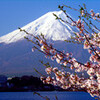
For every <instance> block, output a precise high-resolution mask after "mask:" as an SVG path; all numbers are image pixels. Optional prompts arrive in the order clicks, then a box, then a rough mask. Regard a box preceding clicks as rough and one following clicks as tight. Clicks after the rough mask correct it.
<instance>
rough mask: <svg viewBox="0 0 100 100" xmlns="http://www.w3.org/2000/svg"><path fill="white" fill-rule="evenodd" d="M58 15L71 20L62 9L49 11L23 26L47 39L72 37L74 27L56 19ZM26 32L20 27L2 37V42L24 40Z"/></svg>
mask: <svg viewBox="0 0 100 100" xmlns="http://www.w3.org/2000/svg"><path fill="white" fill-rule="evenodd" d="M53 13H54V14H56V15H57V16H59V17H61V18H63V19H65V20H67V21H69V19H67V18H66V16H65V14H64V13H63V12H62V11H54V12H48V13H47V14H45V15H43V16H42V17H40V18H38V19H37V20H35V21H33V22H31V23H29V24H27V25H26V26H24V27H22V29H25V30H26V31H27V32H29V33H32V34H34V35H39V34H41V33H42V34H43V35H44V36H45V38H46V39H51V40H54V41H56V40H65V39H68V38H70V37H71V33H72V27H71V26H69V25H67V24H64V23H63V22H61V21H60V20H55V16H54V15H53ZM24 36H26V34H25V33H24V32H20V31H19V29H17V30H15V31H13V32H11V33H9V34H7V35H4V36H2V37H0V43H3V42H4V43H6V44H9V43H12V42H16V41H19V40H23V39H24Z"/></svg>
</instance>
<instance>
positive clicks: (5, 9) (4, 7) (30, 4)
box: [0, 0, 100, 36]
mask: <svg viewBox="0 0 100 100" xmlns="http://www.w3.org/2000/svg"><path fill="white" fill-rule="evenodd" d="M83 3H85V4H86V5H87V8H88V9H89V10H90V9H94V11H95V12H100V0H0V36H2V35H5V34H7V33H9V32H12V31H13V30H16V29H17V28H18V27H22V26H24V25H26V24H28V23H30V22H32V21H34V20H35V19H37V18H39V17H40V16H42V15H44V14H45V13H47V12H49V11H56V10H59V9H58V5H60V4H66V5H69V6H72V7H78V5H79V4H80V5H82V4H83ZM67 12H68V13H72V14H71V15H73V16H75V13H73V12H70V11H69V10H68V11H67Z"/></svg>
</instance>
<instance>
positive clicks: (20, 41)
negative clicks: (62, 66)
mask: <svg viewBox="0 0 100 100" xmlns="http://www.w3.org/2000/svg"><path fill="white" fill-rule="evenodd" d="M53 13H54V14H56V15H57V16H59V17H61V18H63V19H64V20H66V21H68V22H70V20H69V19H68V18H66V15H65V14H64V13H63V12H62V11H54V12H48V13H47V14H45V15H43V16H42V17H40V18H38V19H37V20H35V21H33V22H31V23H29V24H27V25H26V26H24V27H22V29H25V30H26V31H27V32H28V33H31V34H34V35H40V34H41V33H42V34H43V35H44V36H45V38H46V39H47V40H52V41H53V42H54V44H55V45H54V46H55V47H56V48H58V49H60V50H63V49H64V50H67V51H69V52H73V54H74V56H75V57H76V58H78V59H79V60H81V61H83V62H85V61H86V60H87V58H88V56H87V52H86V51H84V50H83V49H82V46H81V45H77V44H69V43H65V42H64V41H63V40H66V39H70V38H71V36H72V35H73V31H74V30H77V29H75V28H73V27H72V26H70V25H68V24H65V23H63V22H61V21H60V20H55V16H54V15H53ZM24 36H27V34H26V33H24V32H20V30H19V29H17V30H15V31H13V32H11V33H9V34H7V35H4V36H2V37H0V74H3V75H17V76H18V75H24V74H34V75H37V74H36V73H35V72H34V70H33V68H36V69H38V70H39V71H40V72H41V73H42V72H43V71H44V70H43V68H44V67H43V65H42V64H41V63H39V60H43V61H50V60H49V59H45V57H44V55H43V54H41V53H40V52H38V51H36V52H34V53H33V52H31V48H32V43H29V42H27V41H26V40H25V39H24ZM83 52H85V53H83ZM50 63H51V64H52V65H53V64H55V62H52V61H50ZM43 73H44V72H43Z"/></svg>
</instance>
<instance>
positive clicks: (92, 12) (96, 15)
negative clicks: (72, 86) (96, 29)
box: [90, 9, 100, 20]
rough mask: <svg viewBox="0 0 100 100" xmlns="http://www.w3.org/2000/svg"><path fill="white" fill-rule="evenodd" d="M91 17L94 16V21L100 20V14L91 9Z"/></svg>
mask: <svg viewBox="0 0 100 100" xmlns="http://www.w3.org/2000/svg"><path fill="white" fill-rule="evenodd" d="M90 12H91V16H92V18H93V19H94V20H96V19H100V14H99V13H95V12H94V11H93V9H91V11H90Z"/></svg>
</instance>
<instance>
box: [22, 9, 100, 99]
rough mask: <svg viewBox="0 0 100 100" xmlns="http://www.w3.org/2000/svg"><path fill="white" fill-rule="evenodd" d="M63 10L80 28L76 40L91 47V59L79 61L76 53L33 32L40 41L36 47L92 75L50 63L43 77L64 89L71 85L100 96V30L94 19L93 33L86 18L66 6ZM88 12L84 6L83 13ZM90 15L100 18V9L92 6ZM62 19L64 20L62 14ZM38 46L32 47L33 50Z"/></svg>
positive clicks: (88, 47) (73, 24) (45, 80)
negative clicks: (71, 13)
mask: <svg viewBox="0 0 100 100" xmlns="http://www.w3.org/2000/svg"><path fill="white" fill-rule="evenodd" d="M61 10H62V11H63V12H64V13H65V15H66V16H67V17H68V18H69V19H70V20H71V23H69V24H70V25H72V26H74V27H77V28H78V32H74V33H75V37H74V41H78V42H81V43H83V48H84V49H87V50H88V53H89V54H90V58H89V60H88V61H87V62H86V63H82V62H79V61H77V60H76V59H75V58H74V57H73V55H72V53H68V52H64V51H59V50H57V49H56V48H54V47H53V45H52V44H48V43H47V41H46V39H45V38H44V37H43V36H42V35H41V36H37V37H35V36H33V37H34V38H35V40H34V41H33V40H32V43H34V44H35V45H37V47H36V46H35V47H34V48H35V49H37V50H39V51H40V52H42V53H44V54H45V55H46V57H49V58H50V59H51V60H53V61H56V62H57V63H58V64H61V65H63V66H69V67H70V69H71V70H73V71H75V72H80V73H83V72H86V73H87V74H88V76H89V77H88V78H84V77H80V76H78V75H77V74H73V73H69V72H66V71H64V70H59V69H58V67H54V68H53V67H51V66H49V67H46V69H45V71H46V73H47V74H48V76H47V77H43V76H41V80H42V81H43V82H44V83H47V84H53V85H56V86H60V87H61V88H63V89H68V88H71V87H72V88H76V89H78V88H84V89H85V90H86V91H87V92H88V93H90V94H91V96H93V97H94V96H96V97H99V98H100V30H99V29H98V28H97V27H96V26H95V25H93V24H92V23H91V25H92V26H93V27H94V28H95V30H93V29H92V28H90V29H91V31H92V33H90V32H89V31H88V30H86V28H85V25H87V26H89V25H88V24H87V23H86V22H85V21H84V20H82V19H81V18H80V19H78V20H77V21H74V20H73V19H72V18H71V17H70V16H69V15H68V14H67V13H66V12H65V11H64V10H63V8H61ZM85 13H86V11H85V10H84V9H83V10H81V16H82V17H84V15H85ZM87 15H91V18H93V19H94V20H95V19H96V18H98V19H99V18H100V15H99V13H96V14H95V13H94V11H93V10H91V14H87ZM85 17H88V16H85ZM60 20H61V21H63V20H62V19H61V18H60ZM64 22H65V21H64ZM67 23H68V22H67ZM24 32H25V31H24ZM26 33H27V32H26ZM27 34H28V33H27ZM34 48H33V49H32V50H33V51H34ZM51 73H54V77H51V76H50V74H51Z"/></svg>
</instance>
